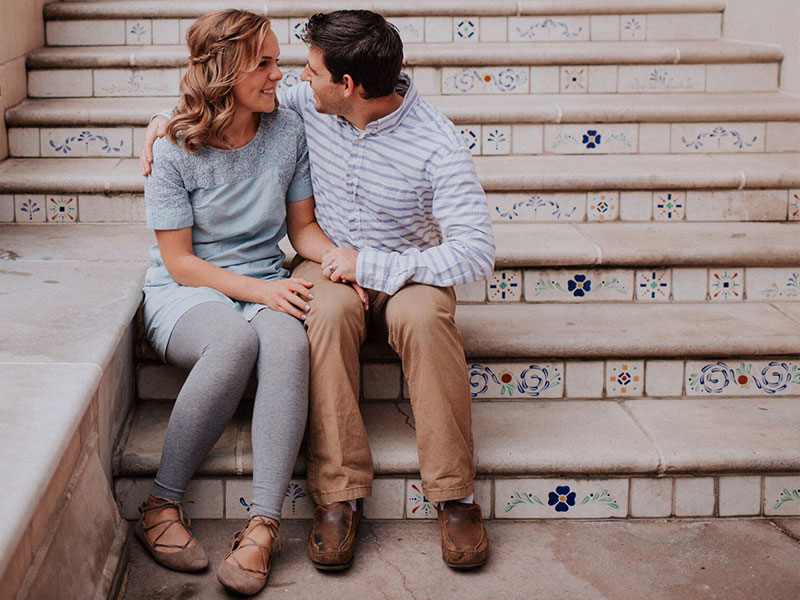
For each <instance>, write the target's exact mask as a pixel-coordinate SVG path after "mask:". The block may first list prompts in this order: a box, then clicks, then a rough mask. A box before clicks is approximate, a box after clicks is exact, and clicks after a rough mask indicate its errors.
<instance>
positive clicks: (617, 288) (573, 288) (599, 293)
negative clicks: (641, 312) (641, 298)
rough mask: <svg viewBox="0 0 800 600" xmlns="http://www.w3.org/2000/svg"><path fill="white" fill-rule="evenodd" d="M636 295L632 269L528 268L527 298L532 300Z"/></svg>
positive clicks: (617, 298) (618, 298)
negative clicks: (634, 293)
mask: <svg viewBox="0 0 800 600" xmlns="http://www.w3.org/2000/svg"><path fill="white" fill-rule="evenodd" d="M632 298H633V271H632V270H625V269H614V270H611V269H603V270H599V269H574V270H570V269H552V270H539V269H536V270H526V271H525V300H526V301H528V302H579V301H587V302H599V301H609V302H621V301H625V300H631V299H632Z"/></svg>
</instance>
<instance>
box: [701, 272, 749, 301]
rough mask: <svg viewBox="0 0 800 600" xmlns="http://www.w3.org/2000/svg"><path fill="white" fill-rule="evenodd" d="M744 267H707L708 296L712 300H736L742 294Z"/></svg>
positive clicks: (739, 298)
mask: <svg viewBox="0 0 800 600" xmlns="http://www.w3.org/2000/svg"><path fill="white" fill-rule="evenodd" d="M744 273H745V271H744V269H742V268H738V269H736V268H732V269H709V270H708V297H709V299H710V300H711V301H712V302H737V301H741V300H742V299H743V298H744V296H743V293H744Z"/></svg>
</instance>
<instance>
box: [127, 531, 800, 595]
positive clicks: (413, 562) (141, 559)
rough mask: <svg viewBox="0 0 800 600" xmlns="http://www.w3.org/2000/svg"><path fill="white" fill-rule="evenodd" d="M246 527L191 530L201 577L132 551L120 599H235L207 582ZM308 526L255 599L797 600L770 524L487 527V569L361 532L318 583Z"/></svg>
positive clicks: (414, 536)
mask: <svg viewBox="0 0 800 600" xmlns="http://www.w3.org/2000/svg"><path fill="white" fill-rule="evenodd" d="M241 525H242V522H240V521H222V520H219V521H217V520H207V521H195V522H194V524H193V531H194V533H195V535H196V536H197V537H198V538H199V539H200V541H201V542H202V543H203V544H204V546H205V548H206V550H207V551H208V554H209V558H210V560H211V565H212V566H211V567H210V568H209V570H208V571H206V572H203V573H199V574H185V573H173V572H170V571H167V570H166V569H163V568H161V567H159V566H158V565H156V564H155V563H154V562H153V561H152V560H151V559H150V557H149V556H148V555H147V554H146V552H145V550H144V549H143V548H142V546H141V545H140V544H139V542H138V541H137V540H135V539H134V540H131V556H130V571H129V577H128V582H127V587H126V590H125V594H124V600H139V599H145V598H147V599H152V600H167V599H169V600H185V599H189V598H198V599H203V600H206V599H212V598H230V597H234V596H232V595H229V594H228V593H227V592H226V591H225V590H224V588H223V587H222V586H221V585H220V584H219V583H218V582H217V580H216V577H215V576H214V568H215V567H216V565H217V564H219V561H220V560H222V558H223V557H224V556H225V554H226V552H227V548H228V544H229V540H230V538H231V536H232V534H233V532H234V531H236V530H237V529H238V528H239V527H240V526H241ZM309 525H310V522H309V521H285V522H284V523H283V524H282V525H281V539H282V541H283V551H282V553H281V555H280V556H279V557H278V558H277V559H276V560H275V561H273V570H272V573H271V575H270V578H269V582H268V585H267V587H266V588H265V589H264V590H263V591H262V593H261V594H259V595H258V596H256V597H257V598H264V599H268V598H291V599H293V600H300V599H306V598H308V599H311V598H314V599H317V598H319V599H340V598H341V599H344V598H347V599H355V600H373V599H376V600H377V599H383V600H386V599H395V598H396V599H413V600H423V599H431V600H434V599H435V600H448V599H450V598H453V599H456V598H457V599H464V600H470V599H491V600H505V599H509V600H516V599H526V600H528V599H536V600H548V599H550V598H553V599H556V598H558V599H559V600H569V599H581V600H593V599H609V600H628V599H644V598H647V599H653V600H661V599H664V600H672V599H680V600H685V599H689V600H694V599H716V598H720V599H722V598H724V599H725V600H738V599H742V600H760V599H762V598H763V599H769V600H784V599H785V600H796V599H798V598H800V542H799V541H798V539H800V519H781V520H776V521H774V522H772V521H764V520H745V519H715V520H709V521H694V522H687V521H617V522H596V521H591V522H590V521H583V522H576V521H565V520H561V521H534V522H530V521H527V522H508V521H502V522H501V521H492V522H489V523H488V530H489V536H490V541H491V556H490V558H489V562H488V563H487V564H486V565H485V566H484V568H483V569H481V570H479V571H474V572H454V571H452V570H450V569H448V568H447V567H446V566H445V565H444V563H443V562H442V560H441V556H440V547H439V539H438V526H437V524H436V522H435V521H433V522H409V521H400V522H397V521H395V522H388V521H384V522H379V521H372V522H370V521H365V522H363V523H362V525H361V529H360V530H359V535H358V542H357V543H358V546H357V548H356V550H357V555H356V560H355V562H354V564H353V566H352V568H351V569H350V570H349V571H346V572H344V573H337V574H325V573H320V572H318V571H317V570H316V569H314V567H313V566H312V565H311V563H310V562H309V560H308V557H307V555H306V549H305V548H306V535H307V533H308V527H309Z"/></svg>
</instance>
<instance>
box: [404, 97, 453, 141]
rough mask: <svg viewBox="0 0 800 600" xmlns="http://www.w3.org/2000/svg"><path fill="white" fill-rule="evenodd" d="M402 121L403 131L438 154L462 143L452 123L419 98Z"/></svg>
mask: <svg viewBox="0 0 800 600" xmlns="http://www.w3.org/2000/svg"><path fill="white" fill-rule="evenodd" d="M409 116H410V117H411V118H407V119H405V120H404V121H403V125H404V126H405V130H406V131H407V132H408V133H412V134H413V135H414V136H415V137H416V138H417V139H421V140H425V144H426V145H427V146H429V147H430V148H431V149H435V150H437V151H438V152H450V151H452V150H453V149H458V148H459V147H460V146H463V144H464V142H463V139H462V138H461V136H460V135H459V133H458V130H457V129H456V127H455V125H453V122H452V121H451V120H450V119H448V118H447V117H446V116H445V115H444V113H442V111H440V110H439V109H438V108H436V107H435V106H433V105H432V104H431V103H429V102H427V101H426V100H423V99H422V98H420V99H419V100H418V101H417V103H416V105H415V106H414V110H413V111H412V112H411V114H410V115H409Z"/></svg>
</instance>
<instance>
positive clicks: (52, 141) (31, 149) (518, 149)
mask: <svg viewBox="0 0 800 600" xmlns="http://www.w3.org/2000/svg"><path fill="white" fill-rule="evenodd" d="M165 104H166V103H165ZM457 128H458V130H459V132H460V134H461V136H462V137H463V139H464V143H465V145H466V146H467V147H468V148H469V149H470V152H472V154H473V155H475V156H481V155H483V156H497V155H533V154H636V153H640V154H714V153H737V152H794V151H796V150H797V148H800V123H793V122H783V121H770V122H740V123H735V122H709V123H642V124H638V123H595V124H563V125H536V124H525V125H500V124H487V125H458V126H457ZM143 134H144V130H143V128H141V127H102V128H97V127H85V128H36V127H12V128H11V129H9V131H8V143H9V152H10V154H11V156H13V157H39V156H41V157H53V158H60V157H64V158H85V157H131V156H138V154H139V148H140V145H141V139H142V136H143Z"/></svg>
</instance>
